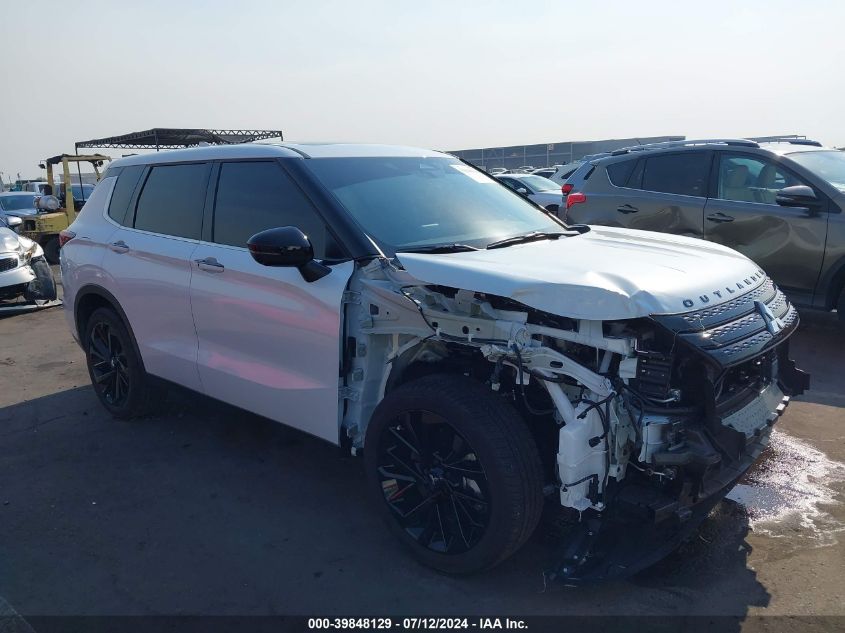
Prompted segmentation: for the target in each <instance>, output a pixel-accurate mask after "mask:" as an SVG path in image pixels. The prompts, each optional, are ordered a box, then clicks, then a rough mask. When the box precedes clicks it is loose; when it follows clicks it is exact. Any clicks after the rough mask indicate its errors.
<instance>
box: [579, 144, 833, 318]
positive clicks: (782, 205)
mask: <svg viewBox="0 0 845 633" xmlns="http://www.w3.org/2000/svg"><path fill="white" fill-rule="evenodd" d="M567 186H568V187H570V189H571V191H570V192H569V194H568V196H567V197H566V211H565V214H564V219H565V220H566V221H568V222H573V223H576V224H601V225H606V226H618V227H626V228H632V229H644V230H648V231H660V232H663V233H675V234H678V235H687V236H690V237H697V238H701V239H705V240H710V241H712V242H716V243H718V244H723V245H725V246H729V247H731V248H734V249H736V250H738V251H739V252H741V253H743V254H744V255H746V256H747V257H749V258H751V259H752V260H754V261H755V262H756V263H757V264H758V265H759V266H760V267H761V268H762V269H764V270H765V271H766V272H767V273H769V274H770V275H771V277H772V279H774V280H775V282H776V283H777V284H778V285H779V286H780V287H781V288H783V290H784V292H786V293H787V294H788V295H789V296H790V297H791V298H792V299H793V301H795V303H797V304H799V305H802V306H807V307H814V308H820V309H824V310H831V309H834V308H837V307H838V308H839V315H840V317H842V318H845V152H842V151H839V150H835V149H831V148H826V147H823V146H822V145H821V143H818V142H816V141H810V140H802V139H789V140H784V141H782V142H770V143H757V142H755V141H749V140H745V139H708V140H688V141H673V142H668V143H656V144H651V145H641V146H636V147H629V148H624V149H620V150H617V151H614V152H612V154H611V155H609V156H607V157H604V158H600V159H597V160H592V161H589V162H587V163H584V165H582V166H581V167H580V168H579V169H578V171H577V172H576V173H575V174H573V175H572V176H571V177H570V179H569V182H568V183H567Z"/></svg>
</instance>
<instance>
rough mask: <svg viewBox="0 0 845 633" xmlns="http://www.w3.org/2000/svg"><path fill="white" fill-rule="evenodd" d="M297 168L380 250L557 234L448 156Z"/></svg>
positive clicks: (317, 162) (503, 190) (548, 222)
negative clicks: (308, 172) (332, 197)
mask: <svg viewBox="0 0 845 633" xmlns="http://www.w3.org/2000/svg"><path fill="white" fill-rule="evenodd" d="M305 165H306V166H307V167H308V168H309V169H310V170H311V171H312V173H313V174H314V175H315V176H316V177H317V179H318V180H320V181H321V182H322V183H323V185H324V186H325V187H326V188H328V189H329V190H330V191H331V192H332V193H333V194H334V195H335V196H336V197H337V199H338V200H339V201H340V202H341V203H342V204H343V206H344V207H346V209H347V211H349V213H350V214H351V215H352V216H353V217H354V218H355V220H357V221H358V223H359V224H360V225H361V226H362V227H363V229H364V230H365V231H366V232H367V233H368V234H369V235H370V236H372V237H373V238H374V239H375V240H376V241H378V242H380V245H381V246H382V247H384V248H386V249H387V250H388V251H392V252H396V251H400V250H407V249H412V248H415V247H419V246H430V245H435V244H452V243H462V244H469V245H471V246H477V247H484V246H486V245H487V244H488V243H490V242H494V241H497V240H501V239H504V238H507V237H513V236H516V235H521V234H524V233H528V232H532V231H549V232H560V231H562V230H564V227H563V226H561V225H560V224H558V223H557V222H555V221H554V220H552V219H551V218H550V217H549V216H548V215H546V214H545V213H543V212H542V211H541V210H539V209H537V207H535V206H534V205H532V204H531V203H529V202H527V201H526V200H524V199H523V198H521V197H520V196H518V195H515V194H514V193H513V192H512V191H510V190H509V189H508V188H507V187H504V186H502V185H500V184H499V182H498V181H497V180H496V179H495V178H491V177H489V176H487V175H485V174H483V173H481V172H479V171H478V170H476V169H473V168H472V167H470V166H468V165H465V164H464V163H461V162H460V161H458V160H456V159H454V158H405V157H403V158H392V157H385V158H369V157H368V158H312V159H310V160H307V161H305ZM541 180H542V179H541Z"/></svg>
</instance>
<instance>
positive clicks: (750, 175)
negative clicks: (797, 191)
mask: <svg viewBox="0 0 845 633" xmlns="http://www.w3.org/2000/svg"><path fill="white" fill-rule="evenodd" d="M802 184H804V183H802V182H801V181H800V180H798V179H797V178H795V177H794V176H792V175H791V174H789V173H788V172H786V171H784V170H783V169H782V168H780V167H779V166H777V165H775V164H774V163H772V162H770V161H767V160H765V159H762V158H756V157H753V156H744V155H742V154H728V153H723V154H722V155H721V156H720V158H719V186H718V192H717V194H716V197H717V198H720V199H721V200H738V201H740V202H762V203H764V204H775V196H776V195H777V192H778V191H780V190H781V189H783V188H784V187H791V186H793V185H802Z"/></svg>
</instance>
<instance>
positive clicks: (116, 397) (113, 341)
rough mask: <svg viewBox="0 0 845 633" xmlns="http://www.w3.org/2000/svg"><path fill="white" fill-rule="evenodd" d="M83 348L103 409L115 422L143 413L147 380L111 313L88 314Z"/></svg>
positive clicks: (122, 327) (107, 310) (147, 399)
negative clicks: (115, 419)
mask: <svg viewBox="0 0 845 633" xmlns="http://www.w3.org/2000/svg"><path fill="white" fill-rule="evenodd" d="M84 345H85V352H86V354H85V355H86V360H87V362H88V375H89V376H90V377H91V384H92V385H93V387H94V391H95V393H96V394H97V398H99V400H100V402H101V403H102V404H103V406H104V407H105V408H106V409H108V411H109V412H110V413H111V414H112V415H113V416H114V417H116V418H119V419H129V418H134V417H138V416H140V415H143V414H145V413H147V411H148V406H149V403H150V402H151V400H152V398H151V397H150V396H151V390H152V389H151V385H150V380H149V378H148V376H147V374H146V372H145V371H144V366H143V363H142V362H141V359H140V357H139V356H138V354H137V353H136V352H135V346H134V344H133V342H132V337H131V336H130V334H129V331H128V330H127V329H126V326H125V325H124V323H123V321H122V320H121V318H120V317H119V316H118V315H117V313H116V312H115V311H114V310H112V309H110V308H99V309H97V310H95V311H94V312H93V313H92V314H91V316H90V317H89V318H88V322H87V324H86V327H85V339H84Z"/></svg>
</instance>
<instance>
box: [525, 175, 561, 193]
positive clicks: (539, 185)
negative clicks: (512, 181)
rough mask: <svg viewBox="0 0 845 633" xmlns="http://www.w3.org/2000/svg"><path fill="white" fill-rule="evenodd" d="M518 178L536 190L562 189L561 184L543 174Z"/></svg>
mask: <svg viewBox="0 0 845 633" xmlns="http://www.w3.org/2000/svg"><path fill="white" fill-rule="evenodd" d="M518 180H519V182H524V183H525V184H527V185H528V186H529V187H530V188H531V189H533V190H534V191H560V185H558V184H557V183H555V182H553V181H551V180H549V179H548V178H543V177H542V176H522V177H521V178H519V179H518Z"/></svg>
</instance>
